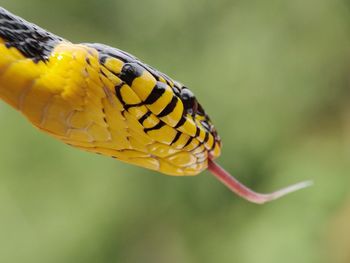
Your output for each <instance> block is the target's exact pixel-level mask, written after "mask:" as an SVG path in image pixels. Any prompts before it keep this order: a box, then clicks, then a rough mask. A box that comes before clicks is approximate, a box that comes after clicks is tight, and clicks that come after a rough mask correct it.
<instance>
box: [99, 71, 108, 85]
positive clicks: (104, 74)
mask: <svg viewBox="0 0 350 263" xmlns="http://www.w3.org/2000/svg"><path fill="white" fill-rule="evenodd" d="M100 73H101V75H103V76H105V77H106V78H108V77H107V75H106V73H104V72H103V70H102V69H100ZM101 82H102V79H101Z"/></svg>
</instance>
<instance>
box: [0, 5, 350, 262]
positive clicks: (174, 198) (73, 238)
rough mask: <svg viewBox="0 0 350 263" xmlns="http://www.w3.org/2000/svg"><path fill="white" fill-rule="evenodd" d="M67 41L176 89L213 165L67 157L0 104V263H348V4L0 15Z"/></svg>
mask: <svg viewBox="0 0 350 263" xmlns="http://www.w3.org/2000/svg"><path fill="white" fill-rule="evenodd" d="M1 6H3V7H5V8H7V9H9V10H10V11H12V12H14V13H16V14H18V15H20V16H22V17H24V18H25V19H27V20H29V21H32V22H35V23H36V24H39V25H40V26H42V27H44V28H46V29H48V30H50V31H52V32H54V33H56V34H58V35H61V36H63V37H65V38H67V39H69V40H71V41H73V42H102V43H106V44H109V45H111V46H116V47H118V48H121V49H123V50H126V51H128V52H130V53H132V54H134V55H136V56H137V57H139V58H140V59H142V60H143V61H145V62H147V63H148V64H150V65H152V66H154V67H156V68H158V69H160V70H161V71H163V72H165V73H167V74H168V75H170V76H171V77H173V78H174V79H178V80H180V81H181V82H183V83H186V85H188V86H189V87H190V88H191V89H192V90H193V91H194V92H195V94H196V95H197V97H198V99H199V100H200V102H201V104H202V105H204V108H205V109H206V111H207V112H208V113H209V115H210V116H211V118H212V120H213V121H214V123H215V125H216V127H217V129H218V130H219V133H220V135H221V137H222V140H223V144H224V148H223V153H222V157H221V158H220V159H219V163H221V164H222V165H223V166H224V167H225V168H226V169H227V170H229V171H231V172H232V173H233V174H234V175H236V176H237V177H238V178H239V179H240V180H241V181H243V182H244V183H246V184H247V185H249V186H251V187H253V188H254V189H256V190H259V191H263V192H264V191H271V190H274V189H277V188H279V187H282V186H286V185H288V184H291V183H294V182H297V181H301V180H305V179H312V180H314V181H315V185H314V187H312V188H309V189H307V190H303V191H300V192H298V193H295V194H292V195H290V196H288V197H285V198H283V199H281V200H278V201H276V202H273V203H270V204H267V205H264V206H257V205H253V204H249V203H247V202H245V201H243V200H242V199H239V198H237V197H236V196H234V195H233V194H232V193H230V192H229V191H228V190H227V189H226V188H225V187H224V186H223V185H222V184H220V183H219V182H218V181H216V180H215V179H214V178H213V177H212V176H211V175H210V174H209V173H207V172H204V173H203V174H201V175H200V176H197V177H187V178H177V177H175V178H174V177H168V176H163V175H160V174H157V173H155V172H151V171H147V170H144V169H141V168H137V167H132V166H130V165H127V164H124V163H121V162H118V161H115V160H113V159H110V158H105V157H102V156H97V155H94V154H89V153H85V152H82V151H79V150H76V149H73V148H70V147H68V146H66V145H64V144H62V143H60V142H58V141H55V140H53V139H51V138H49V137H48V136H47V135H44V134H41V133H40V132H38V131H37V130H36V129H34V128H33V127H32V126H31V125H30V124H29V123H28V122H27V121H26V120H25V119H24V118H23V117H22V116H21V115H20V114H19V113H17V112H15V111H14V110H12V109H11V108H10V107H9V106H7V105H5V104H4V103H3V102H0V120H1V131H0V135H1V136H0V262H4V263H5V262H9V263H17V262H18V263H19V262H21V263H22V262H26V263H31V262H35V263H38V262H39V263H41V262H45V263H47V262H50V263H56V262H57V263H62V262H64V263H70V262H74V263H79V262H84V263H97V262H98V263H111V262H122V263H129V262H137V263H139V262H142V263H148V262H149V263H151V262H152V263H159V262H160V263H163V262H167V263H196V262H201V263H212V262H220V263H226V262H227V263H228V262H230V263H231V262H239V263H254V262H260V263H265V262H269V263H280V262H284V263H289V262H290V263H295V262H298V263H313V262H315V263H316V262H317V263H328V262H331V263H348V262H350V191H349V185H350V184H349V183H350V177H349V173H350V162H349V160H350V92H349V87H350V81H349V73H350V45H349V44H350V4H349V2H348V1H345V0H308V1H304V0H293V1H259V0H253V1H244V0H216V1H200V0H192V1H189V0H172V1H163V0H145V1H137V0H129V1H117V0H104V1H97V0H79V1H78V0H75V1H72V0H60V1H43V0H31V1H27V0H1Z"/></svg>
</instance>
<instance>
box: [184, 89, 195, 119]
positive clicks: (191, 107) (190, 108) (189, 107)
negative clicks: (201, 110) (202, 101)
mask: <svg viewBox="0 0 350 263" xmlns="http://www.w3.org/2000/svg"><path fill="white" fill-rule="evenodd" d="M181 100H182V103H183V105H184V108H185V111H187V113H189V114H191V115H193V114H195V113H196V112H197V108H198V102H197V100H196V97H195V96H194V95H193V93H192V91H190V90H189V89H188V88H186V87H183V89H182V90H181Z"/></svg>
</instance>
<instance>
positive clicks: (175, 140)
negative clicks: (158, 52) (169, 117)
mask: <svg viewBox="0 0 350 263" xmlns="http://www.w3.org/2000/svg"><path fill="white" fill-rule="evenodd" d="M180 136H181V132H177V133H176V135H175V138H174V139H173V141H172V142H171V143H170V145H172V144H174V143H176V142H177V141H178V140H179V138H180Z"/></svg>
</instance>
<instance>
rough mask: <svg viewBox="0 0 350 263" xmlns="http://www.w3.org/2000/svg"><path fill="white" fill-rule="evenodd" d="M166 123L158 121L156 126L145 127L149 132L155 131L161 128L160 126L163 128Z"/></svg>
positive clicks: (145, 130)
mask: <svg viewBox="0 0 350 263" xmlns="http://www.w3.org/2000/svg"><path fill="white" fill-rule="evenodd" d="M164 125H165V123H164V122H162V121H160V122H158V123H157V124H156V125H155V126H153V127H151V128H145V129H143V130H144V132H146V133H147V132H149V131H153V130H159V129H160V128H162V127H163V126H164Z"/></svg>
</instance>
